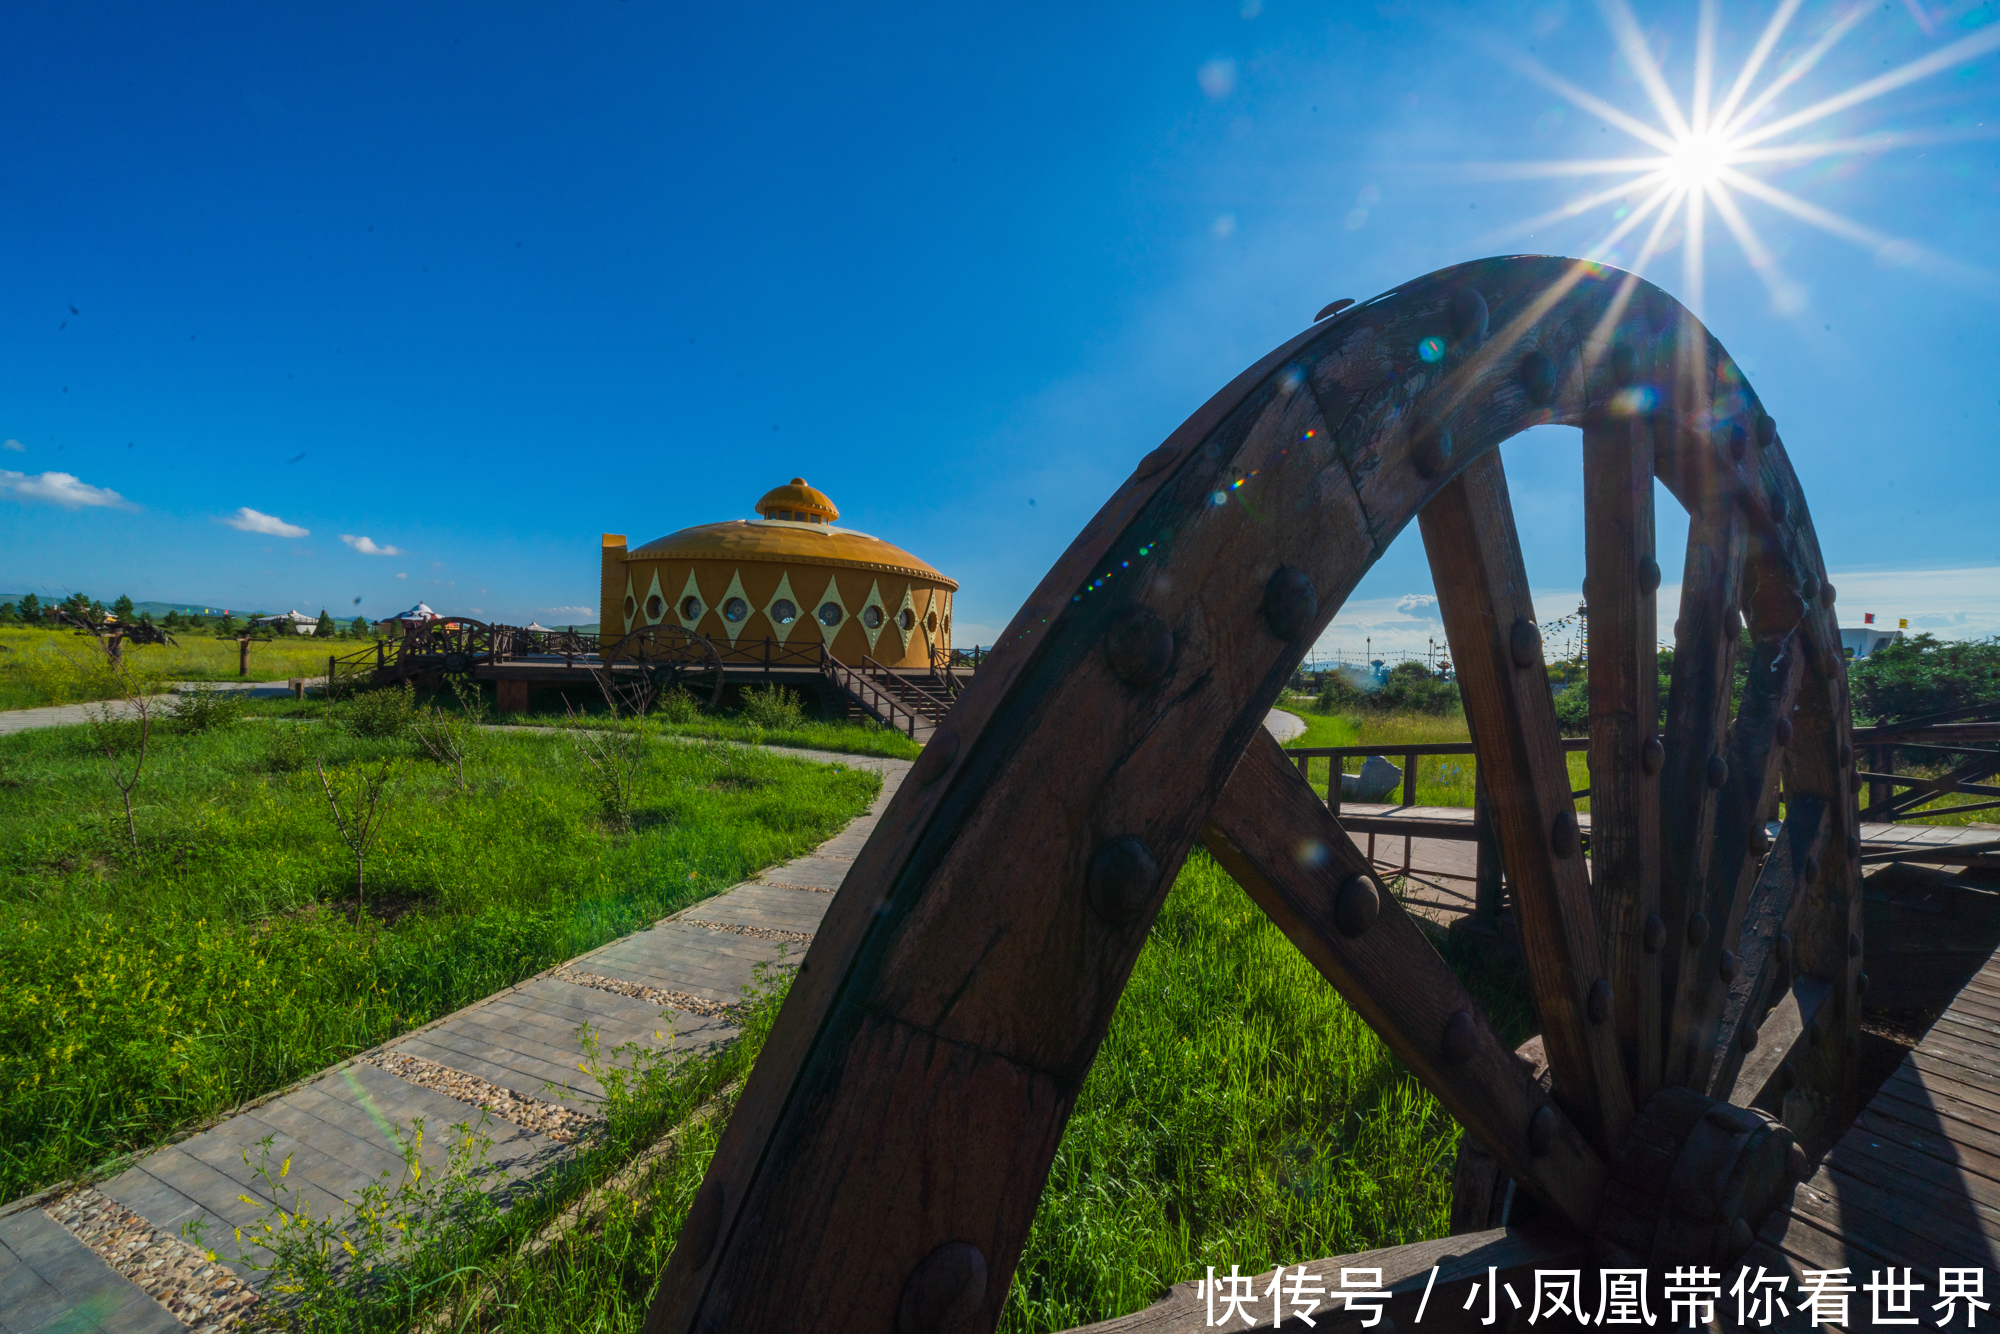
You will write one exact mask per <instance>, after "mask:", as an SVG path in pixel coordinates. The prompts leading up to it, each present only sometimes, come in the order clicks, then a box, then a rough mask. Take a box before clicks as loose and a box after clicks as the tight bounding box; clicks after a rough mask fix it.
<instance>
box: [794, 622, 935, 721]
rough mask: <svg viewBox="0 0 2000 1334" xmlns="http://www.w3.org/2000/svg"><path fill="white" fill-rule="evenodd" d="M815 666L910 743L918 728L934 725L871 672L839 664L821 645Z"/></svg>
mask: <svg viewBox="0 0 2000 1334" xmlns="http://www.w3.org/2000/svg"><path fill="white" fill-rule="evenodd" d="M818 666H819V670H820V674H821V675H822V676H824V677H826V679H827V680H829V681H831V682H833V683H834V684H835V685H837V686H839V687H840V688H841V689H842V690H845V691H846V692H847V693H848V694H850V695H852V696H853V697H854V698H855V699H856V700H857V701H859V702H860V704H861V707H862V708H864V709H867V710H868V711H869V712H870V713H872V714H874V715H875V716H876V718H878V719H880V720H881V721H882V722H884V723H886V724H887V725H888V726H890V727H893V728H896V729H897V730H899V731H901V732H904V733H906V734H907V735H908V736H909V738H910V740H912V741H914V740H916V739H917V728H918V727H919V726H920V725H921V726H923V727H926V728H929V727H932V726H934V725H935V722H936V720H935V719H931V718H926V717H923V716H921V715H919V714H918V713H917V712H916V711H915V710H914V709H912V708H910V706H909V705H907V704H905V703H903V701H902V700H900V699H898V698H897V697H896V696H895V695H894V694H892V693H891V692H889V691H887V690H885V689H883V688H882V686H881V685H880V684H878V683H877V682H876V680H875V679H874V677H873V676H872V675H871V674H870V673H868V672H865V671H863V670H861V669H860V668H858V667H851V666H849V665H848V664H847V663H844V662H842V661H841V660H840V659H838V658H836V657H834V656H833V655H832V654H831V653H828V652H827V651H826V646H825V645H823V644H822V645H820V646H819V663H818Z"/></svg>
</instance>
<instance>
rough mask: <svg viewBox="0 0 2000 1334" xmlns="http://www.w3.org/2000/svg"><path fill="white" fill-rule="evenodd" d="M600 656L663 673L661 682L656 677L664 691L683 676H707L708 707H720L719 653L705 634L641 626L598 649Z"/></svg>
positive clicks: (720, 666)
mask: <svg viewBox="0 0 2000 1334" xmlns="http://www.w3.org/2000/svg"><path fill="white" fill-rule="evenodd" d="M599 657H600V658H601V659H603V660H604V661H607V662H608V661H613V660H617V661H623V662H635V663H639V664H641V665H642V666H643V667H644V668H645V669H646V670H648V671H653V672H661V673H664V674H665V676H664V679H659V678H656V680H658V683H659V685H660V687H661V689H662V690H663V691H664V690H671V689H673V688H674V687H675V686H677V685H679V684H680V680H681V677H682V675H683V674H691V675H700V674H702V673H704V672H706V673H710V674H711V675H712V678H713V684H712V685H711V687H710V689H709V692H708V695H709V697H708V706H709V707H710V708H712V709H719V708H721V707H722V684H723V682H722V654H721V653H720V652H719V651H718V650H717V649H716V647H715V644H714V642H713V641H712V640H710V639H709V638H708V636H706V635H702V634H698V633H696V632H695V631H693V630H689V629H685V628H684V627H682V626H678V625H646V626H641V627H640V628H638V629H637V630H633V631H631V632H630V633H629V634H626V635H624V636H623V637H621V638H619V639H618V640H616V641H615V642H613V643H612V644H610V645H608V646H607V647H605V648H603V649H600V650H599Z"/></svg>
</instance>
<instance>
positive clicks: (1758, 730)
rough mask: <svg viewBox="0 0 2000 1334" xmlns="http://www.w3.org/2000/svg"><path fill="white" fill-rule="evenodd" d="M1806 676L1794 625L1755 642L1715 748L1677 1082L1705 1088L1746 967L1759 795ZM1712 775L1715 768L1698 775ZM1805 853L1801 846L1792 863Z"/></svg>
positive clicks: (1759, 843) (1673, 1076) (1760, 821)
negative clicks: (1730, 722)
mask: <svg viewBox="0 0 2000 1334" xmlns="http://www.w3.org/2000/svg"><path fill="white" fill-rule="evenodd" d="M1803 676H1804V669H1803V655H1802V652H1801V648H1800V641H1799V639H1798V637H1797V636H1795V635H1787V636H1785V637H1784V638H1782V639H1780V638H1777V637H1772V638H1769V639H1765V640H1761V641H1759V642H1758V644H1757V646H1756V648H1755V650H1754V651H1753V653H1752V655H1751V659H1750V664H1749V670H1748V672H1747V673H1746V678H1747V679H1746V681H1745V684H1744V690H1743V702H1742V704H1741V706H1740V707H1739V709H1738V711H1737V716H1736V723H1735V726H1734V727H1732V728H1731V729H1730V732H1729V740H1728V743H1727V745H1726V746H1725V747H1724V749H1723V751H1722V755H1723V761H1722V763H1723V770H1724V773H1723V781H1722V786H1721V788H1720V790H1719V791H1716V792H1715V793H1714V794H1713V799H1712V801H1711V802H1710V803H1709V812H1710V814H1709V819H1708V828H1709V835H1708V837H1707V839H1706V840H1705V844H1706V852H1707V856H1706V858H1705V860H1704V862H1703V863H1702V864H1701V878H1700V880H1699V882H1698V886H1699V891H1698V892H1699V897H1698V898H1696V899H1693V900H1691V902H1690V907H1691V909H1692V911H1693V912H1698V913H1700V914H1701V920H1702V921H1703V922H1705V923H1706V924H1707V926H1706V933H1705V934H1704V935H1703V936H1702V938H1701V939H1700V940H1699V941H1697V940H1695V939H1694V936H1693V935H1692V934H1690V935H1689V936H1688V937H1687V941H1686V952H1685V953H1684V954H1683V955H1682V956H1681V958H1682V965H1683V966H1682V967H1681V969H1680V972H1679V974H1678V976H1677V978H1676V984H1677V985H1676V990H1675V995H1674V1001H1673V1006H1672V1008H1671V1010H1670V1011H1669V1013H1670V1014H1671V1015H1672V1017H1673V1028H1672V1031H1671V1032H1670V1034H1669V1035H1668V1039H1667V1066H1666V1069H1667V1075H1668V1078H1669V1079H1670V1080H1671V1081H1672V1082H1674V1083H1677V1084H1680V1085H1682V1086H1683V1087H1685V1088H1691V1089H1705V1088H1707V1087H1708V1084H1709V1066H1710V1060H1711V1058H1712V1056H1713V1050H1714V1044H1715V1031H1716V1024H1717V1023H1718V1021H1719V1020H1720V1018H1721V1016H1722V1011H1723V1007H1724V1003H1725V1002H1726V1001H1727V999H1728V997H1729V994H1730V984H1731V983H1732V982H1733V981H1735V980H1736V978H1737V977H1738V976H1739V975H1740V974H1741V973H1742V972H1743V971H1744V970H1743V967H1742V963H1741V958H1740V954H1741V943H1742V942H1741V940H1740V934H1741V931H1742V927H1743V918H1744V913H1745V912H1746V911H1747V909H1748V907H1749V904H1750V900H1751V898H1752V890H1753V888H1754V886H1755V884H1756V880H1757V856H1758V855H1759V853H1760V852H1761V851H1762V850H1763V848H1764V847H1767V846H1768V842H1767V840H1766V836H1765V834H1764V799H1765V794H1766V793H1767V792H1769V791H1770V789H1771V785H1772V782H1773V780H1774V779H1775V777H1776V774H1777V768H1778V764H1779V761H1780V759H1781V757H1782V756H1783V754H1784V747H1783V745H1782V744H1780V743H1779V741H1778V739H1777V738H1778V735H1779V733H1780V732H1781V731H1783V732H1786V733H1789V731H1790V729H1791V716H1792V710H1793V707H1794V705H1795V703H1796V702H1797V699H1798V690H1799V682H1800V680H1801V679H1802V678H1803ZM1704 781H1706V782H1708V783H1713V781H1714V775H1713V774H1710V775H1708V776H1706V778H1705V780H1704ZM1806 856H1812V857H1815V858H1816V857H1817V853H1816V852H1814V853H1810V854H1807V853H1801V854H1800V859H1799V864H1800V865H1802V866H1803V865H1804V859H1805V857H1806Z"/></svg>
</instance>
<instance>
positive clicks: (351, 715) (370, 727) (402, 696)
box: [339, 681, 417, 737]
mask: <svg viewBox="0 0 2000 1334" xmlns="http://www.w3.org/2000/svg"><path fill="white" fill-rule="evenodd" d="M416 713H417V692H416V688H415V687H414V686H412V685H411V684H410V683H409V682H408V681H405V682H403V684H402V687H401V688H400V689H398V688H396V687H393V686H392V687H390V688H388V689H386V690H362V691H357V692H356V693H355V694H354V695H353V697H352V698H350V699H348V700H347V701H346V702H345V703H343V704H342V705H341V706H340V713H339V718H340V725H341V726H342V727H345V728H346V729H347V730H348V731H349V732H352V733H353V734H354V735H355V736H359V737H396V736H401V735H403V733H405V732H407V731H408V730H409V728H410V724H411V722H412V721H414V720H415V718H416Z"/></svg>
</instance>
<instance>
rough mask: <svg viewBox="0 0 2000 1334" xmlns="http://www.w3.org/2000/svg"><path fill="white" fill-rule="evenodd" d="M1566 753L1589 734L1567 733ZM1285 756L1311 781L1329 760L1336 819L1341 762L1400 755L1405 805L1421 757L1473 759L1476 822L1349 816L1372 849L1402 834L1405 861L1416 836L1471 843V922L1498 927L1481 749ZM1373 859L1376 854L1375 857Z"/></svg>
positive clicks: (1348, 750) (1438, 745)
mask: <svg viewBox="0 0 2000 1334" xmlns="http://www.w3.org/2000/svg"><path fill="white" fill-rule="evenodd" d="M1562 748H1563V752H1564V753H1565V754H1571V753H1574V752H1577V751H1586V750H1588V749H1590V738H1589V737H1581V736H1579V737H1563V738H1562ZM1285 754H1286V755H1287V756H1288V757H1290V758H1292V759H1293V760H1294V761H1295V762H1296V763H1297V764H1298V766H1299V776H1300V777H1302V778H1304V779H1305V780H1306V781H1307V782H1308V783H1310V782H1311V781H1312V762H1313V761H1314V760H1319V759H1323V760H1325V761H1326V762H1327V776H1326V805H1327V809H1328V810H1329V811H1331V812H1332V813H1333V815H1334V817H1335V818H1336V819H1338V818H1339V816H1340V775H1341V768H1342V761H1344V760H1355V759H1359V760H1365V759H1367V758H1368V757H1369V756H1371V755H1380V756H1383V757H1384V758H1387V757H1389V756H1401V757H1402V761H1403V766H1402V767H1403V782H1402V788H1403V801H1402V804H1403V805H1404V806H1415V805H1416V804H1417V761H1418V760H1419V759H1420V758H1423V757H1425V756H1444V755H1459V756H1465V757H1468V758H1470V759H1472V760H1473V761H1474V764H1473V770H1472V776H1473V782H1472V820H1471V823H1470V824H1464V823H1447V822H1444V821H1438V820H1422V819H1412V818H1410V817H1399V816H1396V815H1394V814H1389V815H1369V816H1366V817H1363V818H1362V819H1360V820H1350V821H1349V823H1350V824H1352V825H1354V826H1356V832H1365V833H1367V834H1368V836H1369V847H1370V849H1371V854H1372V849H1373V847H1374V837H1375V835H1376V834H1377V833H1386V834H1389V835H1391V836H1395V835H1401V837H1402V838H1403V840H1404V843H1403V847H1404V864H1405V866H1407V865H1408V863H1409V846H1410V845H1409V840H1411V839H1413V838H1442V839H1450V840H1462V841H1467V842H1470V843H1472V844H1473V848H1474V851H1473V868H1472V882H1473V895H1472V901H1473V908H1472V920H1473V923H1474V925H1475V926H1476V927H1477V928H1478V929H1481V930H1486V931H1492V930H1495V929H1497V927H1498V924H1499V920H1500V914H1501V912H1502V911H1503V910H1504V909H1505V907H1506V889H1505V886H1504V884H1503V883H1502V880H1501V875H1500V845H1499V843H1498V842H1496V841H1495V839H1494V836H1493V813H1492V810H1491V805H1490V800H1489V798H1488V797H1487V794H1486V784H1485V782H1484V781H1483V780H1481V779H1480V777H1479V766H1478V763H1477V761H1478V757H1479V753H1478V751H1477V749H1476V748H1475V747H1474V746H1473V744H1472V743H1471V742H1470V741H1428V742H1418V743H1410V742H1401V743H1378V744H1376V745H1373V746H1300V747H1297V748H1290V747H1288V748H1287V749H1286V750H1285ZM1589 795H1590V789H1589V788H1587V787H1585V788H1579V789H1577V790H1576V791H1575V792H1572V793H1570V796H1571V797H1573V798H1577V797H1587V796H1589ZM1582 841H1583V845H1584V846H1585V847H1586V848H1587V847H1588V846H1589V841H1590V836H1589V834H1587V833H1586V834H1584V835H1583V840H1582ZM1371 860H1372V855H1371Z"/></svg>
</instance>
